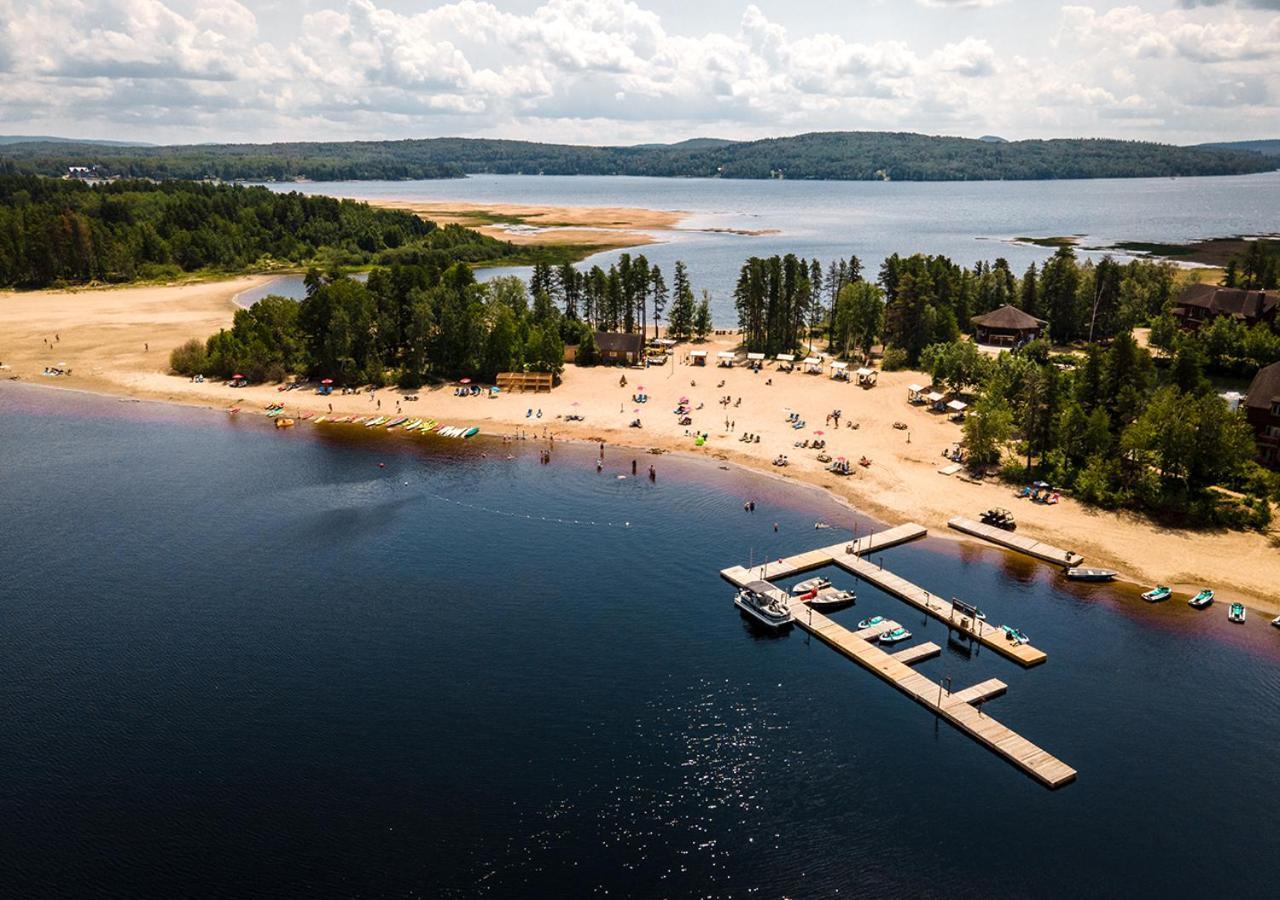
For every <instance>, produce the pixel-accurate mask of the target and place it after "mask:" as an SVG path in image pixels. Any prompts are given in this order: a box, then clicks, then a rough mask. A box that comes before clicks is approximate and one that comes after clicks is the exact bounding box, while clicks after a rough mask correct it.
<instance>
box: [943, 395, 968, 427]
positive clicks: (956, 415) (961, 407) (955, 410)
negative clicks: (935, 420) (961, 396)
mask: <svg viewBox="0 0 1280 900" xmlns="http://www.w3.org/2000/svg"><path fill="white" fill-rule="evenodd" d="M968 408H969V404H968V403H965V402H964V401H963V400H952V401H951V402H950V403H948V404H947V409H949V410H951V418H953V419H955V420H956V421H957V422H958V421H960V420H961V419H963V418H964V411H965V410H966V409H968Z"/></svg>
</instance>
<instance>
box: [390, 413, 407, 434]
mask: <svg viewBox="0 0 1280 900" xmlns="http://www.w3.org/2000/svg"><path fill="white" fill-rule="evenodd" d="M408 421H409V417H408V416H400V417H399V418H396V419H392V420H391V421H390V422H388V423H387V431H390V430H391V429H392V428H399V427H400V426H401V425H403V424H404V423H405V422H408Z"/></svg>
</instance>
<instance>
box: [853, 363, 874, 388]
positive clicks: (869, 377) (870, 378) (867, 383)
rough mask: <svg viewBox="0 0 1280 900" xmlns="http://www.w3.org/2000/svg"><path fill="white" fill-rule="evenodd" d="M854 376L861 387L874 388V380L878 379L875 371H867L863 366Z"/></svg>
mask: <svg viewBox="0 0 1280 900" xmlns="http://www.w3.org/2000/svg"><path fill="white" fill-rule="evenodd" d="M854 374H855V375H857V376H858V384H860V385H862V386H863V387H875V386H876V378H878V377H879V376H878V375H877V374H876V370H875V369H868V368H867V367H866V366H863V367H862V368H861V369H859V370H858V371H857V372H855V373H854Z"/></svg>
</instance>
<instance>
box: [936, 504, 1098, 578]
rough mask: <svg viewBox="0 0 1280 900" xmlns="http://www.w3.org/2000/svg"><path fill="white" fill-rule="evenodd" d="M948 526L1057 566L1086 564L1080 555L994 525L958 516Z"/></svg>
mask: <svg viewBox="0 0 1280 900" xmlns="http://www.w3.org/2000/svg"><path fill="white" fill-rule="evenodd" d="M947 524H948V525H949V526H951V527H952V528H954V529H955V530H956V531H963V532H964V533H965V534H968V535H972V536H973V537H978V538H982V539H983V540H984V541H990V542H991V543H993V544H999V545H1000V546H1001V547H1005V548H1006V549H1009V550H1016V551H1017V552H1018V553H1025V554H1026V555H1027V556H1032V557H1035V558H1036V559H1039V560H1042V561H1043V562H1047V563H1053V564H1054V565H1055V566H1078V565H1080V564H1081V563H1082V562H1084V557H1083V556H1081V555H1080V554H1079V553H1073V552H1071V551H1070V550H1063V549H1061V548H1060V547H1054V546H1053V545H1052V544H1046V543H1044V542H1043V541H1037V540H1036V539H1035V538H1029V537H1025V536H1019V535H1016V534H1014V533H1013V532H1011V531H1005V530H1004V529H1003V528H996V527H995V526H994V525H984V524H983V523H982V522H975V521H974V520H973V519H966V518H965V517H964V516H956V517H955V518H954V519H952V520H951V521H949V522H948V523H947Z"/></svg>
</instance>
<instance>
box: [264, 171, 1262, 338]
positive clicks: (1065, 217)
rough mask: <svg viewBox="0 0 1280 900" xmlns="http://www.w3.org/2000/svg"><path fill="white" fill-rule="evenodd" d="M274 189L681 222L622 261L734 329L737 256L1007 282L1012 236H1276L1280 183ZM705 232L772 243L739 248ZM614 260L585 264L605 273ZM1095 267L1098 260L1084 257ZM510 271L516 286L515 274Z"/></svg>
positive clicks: (1096, 242) (540, 182) (533, 180)
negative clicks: (922, 261) (918, 259)
mask: <svg viewBox="0 0 1280 900" xmlns="http://www.w3.org/2000/svg"><path fill="white" fill-rule="evenodd" d="M269 187H271V188H272V189H273V190H279V191H290V190H299V191H303V192H306V193H315V194H330V195H334V196H341V197H355V198H359V199H363V200H373V201H377V200H383V199H399V200H419V201H433V202H435V201H450V200H452V201H461V202H466V203H480V204H484V203H494V204H497V203H524V204H533V205H554V206H626V207H640V208H645V209H662V210H682V211H685V212H688V213H689V214H690V216H689V218H688V219H686V220H685V221H684V222H683V223H682V228H683V229H686V230H683V231H676V232H658V233H656V234H657V236H659V237H661V238H662V239H663V241H664V242H663V243H661V244H656V245H650V246H647V247H643V248H638V249H632V250H631V251H630V252H632V253H644V255H645V256H647V257H648V258H649V259H650V260H651V261H653V262H656V263H658V264H659V265H661V266H662V269H663V271H664V272H665V273H666V275H667V281H668V283H670V281H671V272H672V270H673V269H674V265H675V261H676V260H677V259H683V260H684V261H685V262H686V263H688V265H689V271H690V275H691V277H692V278H693V282H694V285H695V288H696V289H698V290H701V289H703V288H706V289H708V290H709V291H710V292H711V298H712V312H713V314H714V318H715V320H716V322H717V324H720V325H725V326H730V325H733V324H735V322H736V319H735V316H734V314H733V311H732V310H733V304H732V292H733V285H734V283H735V281H736V280H737V274H738V269H739V268H740V267H741V265H742V262H743V260H745V259H746V258H747V257H749V256H768V255H771V254H774V253H789V252H794V253H796V254H797V255H800V256H803V257H806V258H813V257H815V256H816V257H818V258H819V259H822V260H823V261H824V262H826V261H830V260H831V259H836V258H847V257H848V256H849V255H850V254H853V253H856V254H857V255H858V256H859V257H860V258H861V259H862V261H863V263H864V264H865V265H866V266H867V268H868V269H869V271H870V272H871V273H872V274H874V273H875V272H876V271H878V269H879V266H880V261H881V260H882V259H884V257H886V256H889V255H890V254H892V253H894V252H898V253H902V254H911V253H917V252H919V253H941V254H945V255H946V256H949V257H951V258H952V259H953V260H955V261H956V262H959V263H962V264H965V265H971V264H973V263H974V262H976V261H978V260H993V259H995V258H996V257H1000V256H1003V257H1005V258H1006V259H1008V260H1009V262H1010V264H1011V265H1012V266H1013V267H1014V269H1015V271H1017V272H1018V273H1019V274H1021V272H1022V271H1023V270H1024V269H1025V268H1026V267H1027V266H1028V265H1029V264H1030V263H1032V262H1038V261H1041V260H1044V259H1046V258H1048V257H1049V256H1050V255H1051V253H1052V251H1051V250H1048V249H1045V248H1042V247H1036V246H1034V245H1019V244H1015V243H1012V240H1013V239H1014V238H1019V237H1057V236H1067V235H1077V236H1080V239H1081V243H1082V245H1084V246H1109V245H1112V244H1114V243H1116V242H1117V241H1153V242H1181V241H1187V240H1192V239H1195V238H1208V237H1222V236H1228V235H1237V234H1262V233H1273V232H1276V231H1280V217H1278V216H1277V212H1276V210H1277V209H1280V172H1268V173H1263V174H1259V175H1242V176H1231V177H1223V178H1132V179H1098V180H1083V181H975V182H892V183H883V182H866V181H738V180H732V179H716V178H633V177H608V176H586V175H583V176H536V175H473V176H469V177H467V178H463V179H445V180H437V181H341V182H313V183H309V184H300V185H295V184H287V185H281V184H277V185H269ZM708 229H736V230H749V231H773V232H776V233H772V234H763V235H756V236H748V235H742V234H732V233H724V232H713V231H709V230H708ZM620 252H621V251H613V252H609V253H601V254H597V255H595V256H592V257H590V258H589V259H588V260H587V261H586V263H585V264H586V265H588V266H589V265H594V264H597V263H599V264H600V265H605V266H607V265H608V264H609V262H611V261H613V260H614V259H616V258H617V256H618V254H619V253H620ZM1089 255H1094V256H1100V255H1101V254H1100V253H1094V254H1089ZM521 273H522V272H521V270H517V274H521Z"/></svg>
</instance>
